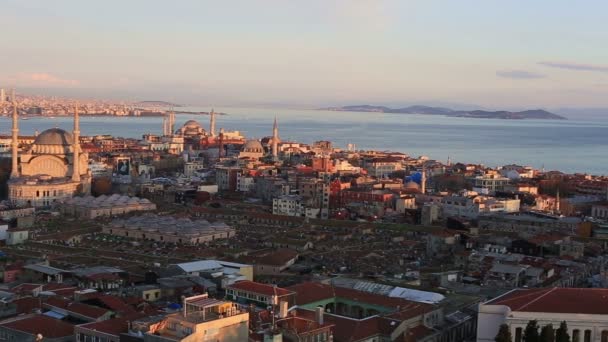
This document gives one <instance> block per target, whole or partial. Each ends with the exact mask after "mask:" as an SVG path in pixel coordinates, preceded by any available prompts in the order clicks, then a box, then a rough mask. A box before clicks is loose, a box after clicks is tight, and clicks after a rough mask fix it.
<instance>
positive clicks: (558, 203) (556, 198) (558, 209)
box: [555, 188, 561, 214]
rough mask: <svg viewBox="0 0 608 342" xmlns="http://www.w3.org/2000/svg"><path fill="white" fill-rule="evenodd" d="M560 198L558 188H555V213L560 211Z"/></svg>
mask: <svg viewBox="0 0 608 342" xmlns="http://www.w3.org/2000/svg"><path fill="white" fill-rule="evenodd" d="M560 202H561V199H560V198H559V188H557V194H556V195H555V212H556V213H557V214H559V211H560V209H561V208H560V205H561V203H560Z"/></svg>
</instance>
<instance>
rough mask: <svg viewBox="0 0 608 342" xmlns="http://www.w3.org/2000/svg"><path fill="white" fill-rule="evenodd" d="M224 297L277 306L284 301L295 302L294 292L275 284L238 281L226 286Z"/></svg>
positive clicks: (291, 303)
mask: <svg viewBox="0 0 608 342" xmlns="http://www.w3.org/2000/svg"><path fill="white" fill-rule="evenodd" d="M226 298H228V299H229V300H232V301H235V302H237V303H242V304H249V303H254V304H256V305H258V306H263V307H264V308H266V307H267V306H269V305H270V306H273V307H277V306H278V305H279V303H280V302H282V301H284V302H287V303H288V304H289V306H292V305H294V304H295V292H293V291H289V290H287V289H284V288H281V287H277V286H276V285H270V284H262V283H256V282H253V281H247V280H245V281H239V282H236V283H234V284H232V285H229V286H228V287H227V288H226Z"/></svg>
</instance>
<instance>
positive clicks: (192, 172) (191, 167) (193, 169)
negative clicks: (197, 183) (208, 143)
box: [184, 160, 204, 177]
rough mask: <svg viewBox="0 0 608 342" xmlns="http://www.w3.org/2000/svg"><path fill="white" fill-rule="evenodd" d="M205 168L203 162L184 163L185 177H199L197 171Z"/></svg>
mask: <svg viewBox="0 0 608 342" xmlns="http://www.w3.org/2000/svg"><path fill="white" fill-rule="evenodd" d="M203 167H204V165H203V161H202V160H197V161H191V162H186V163H184V176H186V177H192V176H196V175H197V171H198V170H200V169H202V168H203Z"/></svg>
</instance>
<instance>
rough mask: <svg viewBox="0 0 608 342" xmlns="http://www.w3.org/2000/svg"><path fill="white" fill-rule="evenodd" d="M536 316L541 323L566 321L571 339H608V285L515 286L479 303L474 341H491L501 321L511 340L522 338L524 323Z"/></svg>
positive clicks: (582, 341) (519, 341) (587, 341)
mask: <svg viewBox="0 0 608 342" xmlns="http://www.w3.org/2000/svg"><path fill="white" fill-rule="evenodd" d="M531 320H537V321H538V325H539V326H540V327H543V326H545V325H548V324H552V325H553V328H554V329H557V328H559V325H560V323H561V322H562V321H565V322H566V323H567V325H568V334H569V335H570V338H571V339H572V341H580V342H600V341H608V289H599V288H594V289H592V288H543V289H516V290H512V291H510V292H508V293H506V294H504V295H502V296H499V297H497V298H494V299H492V300H490V301H489V302H486V303H483V304H480V305H479V314H478V317H477V341H478V342H490V341H494V338H495V337H496V334H497V333H498V329H499V327H500V325H501V324H506V325H507V326H508V327H509V329H510V330H511V335H512V336H513V342H522V341H523V333H524V330H525V328H526V325H527V324H528V322H530V321H531Z"/></svg>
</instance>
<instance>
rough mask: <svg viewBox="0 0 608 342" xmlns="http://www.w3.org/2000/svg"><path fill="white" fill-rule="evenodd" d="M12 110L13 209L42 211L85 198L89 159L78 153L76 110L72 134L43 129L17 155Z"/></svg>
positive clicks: (10, 183) (15, 117) (16, 126)
mask: <svg viewBox="0 0 608 342" xmlns="http://www.w3.org/2000/svg"><path fill="white" fill-rule="evenodd" d="M13 108H14V109H13V126H12V130H11V133H12V139H11V162H12V167H11V176H10V179H9V181H8V196H9V200H10V201H11V202H12V203H14V204H17V205H31V206H33V207H45V206H49V205H52V204H53V203H55V202H59V201H61V200H64V199H68V198H72V197H73V196H75V195H80V194H89V193H90V192H91V172H90V171H89V166H88V159H89V156H88V154H87V153H82V152H81V149H80V120H79V116H78V108H77V107H75V108H74V130H73V132H72V133H69V132H66V131H64V130H62V129H59V128H51V129H47V130H46V131H43V132H42V133H40V134H39V135H38V136H36V138H35V140H34V142H33V143H32V144H31V145H30V146H28V147H26V148H24V149H23V151H21V153H19V141H18V140H19V124H18V121H19V118H18V114H17V104H16V103H15V105H14V106H13Z"/></svg>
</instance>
